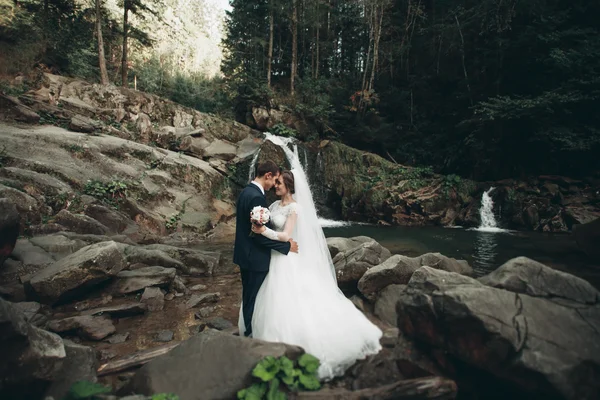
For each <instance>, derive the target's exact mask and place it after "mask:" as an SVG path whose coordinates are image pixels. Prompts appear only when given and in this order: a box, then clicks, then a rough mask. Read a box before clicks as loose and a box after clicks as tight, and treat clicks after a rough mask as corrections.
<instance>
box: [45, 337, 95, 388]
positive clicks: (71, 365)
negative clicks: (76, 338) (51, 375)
mask: <svg viewBox="0 0 600 400" xmlns="http://www.w3.org/2000/svg"><path fill="white" fill-rule="evenodd" d="M64 346H65V351H66V361H65V362H64V363H63V366H62V368H61V369H60V371H59V372H58V376H57V378H56V380H55V381H54V382H53V383H52V385H51V386H50V387H49V388H48V390H47V392H46V393H45V396H51V397H52V398H54V399H63V398H65V396H66V395H67V393H68V392H69V389H70V388H71V386H73V384H74V383H75V382H79V381H86V382H96V381H97V377H96V367H97V361H96V351H95V350H94V349H93V348H91V347H88V346H82V345H80V344H77V343H73V342H71V341H70V340H65V341H64Z"/></svg>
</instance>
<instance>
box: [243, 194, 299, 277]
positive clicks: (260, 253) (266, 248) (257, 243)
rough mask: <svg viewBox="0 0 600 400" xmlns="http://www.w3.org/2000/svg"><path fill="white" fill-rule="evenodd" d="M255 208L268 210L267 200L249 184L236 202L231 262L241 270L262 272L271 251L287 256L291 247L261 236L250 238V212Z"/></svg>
mask: <svg viewBox="0 0 600 400" xmlns="http://www.w3.org/2000/svg"><path fill="white" fill-rule="evenodd" d="M256 206H261V207H265V208H268V207H267V199H266V198H265V195H264V194H262V192H261V191H260V189H259V188H258V187H257V186H256V185H254V184H252V183H250V184H249V185H248V186H246V187H245V188H244V190H242V193H241V194H240V197H239V198H238V201H237V206H236V210H237V211H236V212H237V215H236V230H235V246H234V249H233V262H234V263H235V264H237V265H239V266H240V268H241V269H247V270H250V271H257V272H258V271H263V272H264V271H268V270H269V264H270V263H271V250H276V251H278V252H280V253H282V254H285V255H287V254H288V253H289V251H290V246H291V245H290V243H289V242H278V241H275V240H271V239H268V238H266V237H264V236H263V235H253V236H250V232H251V231H252V223H251V222H250V212H251V211H252V209H253V208H254V207H256ZM268 225H269V224H267V226H268Z"/></svg>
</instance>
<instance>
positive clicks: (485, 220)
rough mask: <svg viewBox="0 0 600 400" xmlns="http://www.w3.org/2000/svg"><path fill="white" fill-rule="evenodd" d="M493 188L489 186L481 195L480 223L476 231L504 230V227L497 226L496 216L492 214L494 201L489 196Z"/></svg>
mask: <svg viewBox="0 0 600 400" xmlns="http://www.w3.org/2000/svg"><path fill="white" fill-rule="evenodd" d="M493 190H494V187H491V188H489V189H488V190H487V191H486V192H483V195H481V208H480V209H479V217H480V219H481V223H480V224H479V228H477V229H476V230H477V231H480V232H506V230H505V229H501V228H499V227H498V224H497V222H496V217H495V216H494V201H493V200H492V197H491V196H490V193H492V191H493Z"/></svg>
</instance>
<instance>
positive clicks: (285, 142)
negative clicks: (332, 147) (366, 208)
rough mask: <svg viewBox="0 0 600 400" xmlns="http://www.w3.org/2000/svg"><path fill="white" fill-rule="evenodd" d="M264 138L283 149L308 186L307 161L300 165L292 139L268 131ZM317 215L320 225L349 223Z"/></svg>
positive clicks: (296, 147) (332, 225) (312, 194)
mask: <svg viewBox="0 0 600 400" xmlns="http://www.w3.org/2000/svg"><path fill="white" fill-rule="evenodd" d="M265 139H266V140H269V141H271V142H272V143H273V144H275V145H277V146H279V147H280V148H281V149H282V150H283V152H284V153H285V156H286V157H287V159H288V161H289V162H290V166H291V168H292V169H294V168H299V169H301V170H302V171H304V176H305V177H306V179H307V183H308V186H309V187H310V181H309V180H308V173H307V171H306V170H307V168H308V163H307V162H306V161H305V163H306V167H303V166H302V162H301V161H300V157H299V155H298V145H297V144H295V143H294V139H292V138H286V137H281V136H276V135H273V134H271V133H268V132H267V133H265ZM290 146H292V149H293V150H292V149H290ZM304 156H305V157H306V150H305V153H304ZM314 190H315V189H314V188H311V197H312V198H313V203H314V193H312V192H314ZM315 209H316V207H315ZM317 213H318V210H317ZM317 217H318V218H319V223H320V224H321V226H322V227H339V226H345V225H350V223H349V222H345V221H333V220H329V219H325V218H321V217H320V216H318V215H317Z"/></svg>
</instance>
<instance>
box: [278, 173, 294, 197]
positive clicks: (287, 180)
mask: <svg viewBox="0 0 600 400" xmlns="http://www.w3.org/2000/svg"><path fill="white" fill-rule="evenodd" d="M281 179H283V184H284V185H285V188H286V189H287V190H288V192H290V193H291V194H294V193H296V188H295V187H294V174H292V171H288V170H285V171H283V172H282V173H281Z"/></svg>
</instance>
